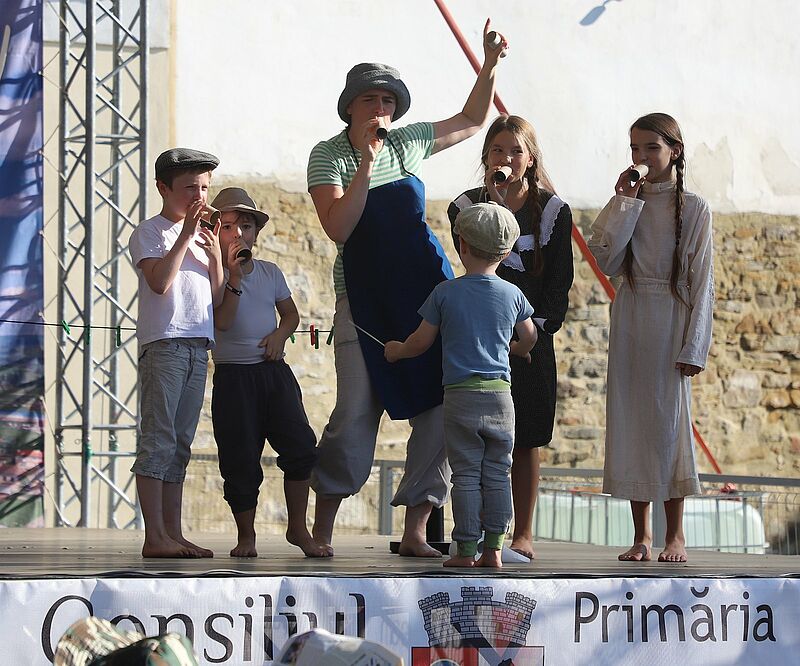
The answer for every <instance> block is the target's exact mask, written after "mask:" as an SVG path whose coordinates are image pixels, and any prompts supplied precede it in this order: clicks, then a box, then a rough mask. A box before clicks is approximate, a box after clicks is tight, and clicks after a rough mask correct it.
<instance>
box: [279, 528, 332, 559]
mask: <svg viewBox="0 0 800 666" xmlns="http://www.w3.org/2000/svg"><path fill="white" fill-rule="evenodd" d="M286 540H287V541H288V542H289V543H290V544H292V545H293V546H297V547H298V548H299V549H300V550H302V551H303V553H304V554H305V556H306V557H333V548H331V547H330V545H329V544H319V543H317V542H316V541H314V537H312V536H311V533H310V532H309V531H308V530H307V529H305V528H303V529H300V530H293V529H288V530H286Z"/></svg>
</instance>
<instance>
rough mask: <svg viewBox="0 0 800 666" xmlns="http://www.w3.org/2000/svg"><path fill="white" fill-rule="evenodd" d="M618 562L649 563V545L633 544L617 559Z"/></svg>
mask: <svg viewBox="0 0 800 666" xmlns="http://www.w3.org/2000/svg"><path fill="white" fill-rule="evenodd" d="M617 559H618V560H619V561H620V562H649V561H650V544H647V543H635V544H633V545H632V546H631V547H630V548H628V550H626V551H625V552H624V553H620V555H619V556H618V557H617Z"/></svg>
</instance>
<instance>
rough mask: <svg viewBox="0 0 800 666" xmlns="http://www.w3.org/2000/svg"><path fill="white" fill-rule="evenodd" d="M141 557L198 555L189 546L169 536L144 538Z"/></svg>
mask: <svg viewBox="0 0 800 666" xmlns="http://www.w3.org/2000/svg"><path fill="white" fill-rule="evenodd" d="M142 557H188V558H193V557H198V556H197V555H196V554H195V552H194V551H193V550H192V549H191V548H187V547H186V546H184V545H183V544H180V543H178V542H177V541H174V540H173V539H171V538H169V537H165V538H164V539H149V540H148V539H145V542H144V545H143V546H142Z"/></svg>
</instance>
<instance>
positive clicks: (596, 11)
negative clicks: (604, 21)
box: [580, 0, 622, 26]
mask: <svg viewBox="0 0 800 666" xmlns="http://www.w3.org/2000/svg"><path fill="white" fill-rule="evenodd" d="M609 2H622V0H603V4H602V5H597V7H592V8H591V9H590V10H589V13H588V14H586V16H584V17H583V18H582V19H581V20H580V24H581V25H584V26H589V25H592V24H593V23H594V22H595V21H596V20H597V19H599V18H600V17H601V16H602V15H603V12H605V11H606V5H607V4H608V3H609Z"/></svg>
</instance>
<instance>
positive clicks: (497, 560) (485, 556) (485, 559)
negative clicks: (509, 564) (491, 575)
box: [475, 547, 503, 569]
mask: <svg viewBox="0 0 800 666" xmlns="http://www.w3.org/2000/svg"><path fill="white" fill-rule="evenodd" d="M475 566H476V567H488V568H490V569H501V568H502V567H503V560H502V556H501V554H500V551H499V550H497V549H496V548H486V547H484V549H483V553H481V556H480V558H479V559H478V561H477V562H475Z"/></svg>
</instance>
